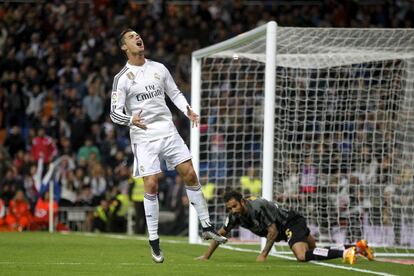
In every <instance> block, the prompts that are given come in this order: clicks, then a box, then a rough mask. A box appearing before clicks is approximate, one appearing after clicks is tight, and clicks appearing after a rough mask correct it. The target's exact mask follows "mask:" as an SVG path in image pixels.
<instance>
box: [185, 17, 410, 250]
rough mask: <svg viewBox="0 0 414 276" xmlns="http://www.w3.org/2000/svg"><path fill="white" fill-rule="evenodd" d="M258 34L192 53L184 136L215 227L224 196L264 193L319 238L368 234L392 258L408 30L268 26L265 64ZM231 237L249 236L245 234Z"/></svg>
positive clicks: (405, 219) (399, 217)
mask: <svg viewBox="0 0 414 276" xmlns="http://www.w3.org/2000/svg"><path fill="white" fill-rule="evenodd" d="M267 28H268V26H267V25H264V26H261V27H259V28H257V29H255V30H253V31H250V32H248V33H246V34H243V35H239V36H237V37H235V38H232V39H230V40H228V41H225V42H222V43H220V44H218V45H214V46H211V47H208V48H206V49H202V50H199V51H196V52H195V53H193V79H192V81H193V84H192V85H193V87H192V93H193V94H192V97H193V102H192V104H193V106H195V107H196V108H197V111H198V112H199V114H200V115H201V127H200V128H199V129H197V130H193V132H192V151H193V154H194V155H195V159H194V161H195V163H196V164H195V166H196V167H198V168H199V175H200V179H201V183H202V185H203V187H210V188H211V187H214V192H213V196H212V197H211V198H210V199H209V209H210V214H211V216H212V218H213V220H214V223H215V224H216V225H217V226H220V225H222V224H223V222H224V218H225V216H226V210H225V206H224V202H223V199H222V195H223V193H224V192H225V191H227V190H229V189H236V190H239V191H241V192H242V193H243V194H244V195H246V196H247V195H256V196H261V195H264V194H265V193H263V191H264V190H265V187H267V188H266V189H267V191H269V189H268V188H269V187H268V186H270V188H271V190H270V191H271V196H270V198H271V199H272V200H274V201H277V202H278V203H279V204H281V205H283V206H284V207H287V208H292V209H294V210H297V211H298V212H299V213H301V214H302V215H303V216H305V217H306V219H307V222H308V225H309V227H310V229H311V232H312V234H313V235H314V236H315V237H316V238H317V241H318V242H319V243H325V244H343V243H352V242H355V241H356V240H358V239H361V238H366V239H368V240H369V242H370V243H371V244H373V245H375V246H378V247H380V248H382V249H383V250H385V251H388V252H390V253H397V252H401V249H402V251H403V252H402V253H408V252H409V251H410V249H413V248H414V236H413V235H412V233H413V232H414V222H413V220H414V177H413V175H414V155H413V154H414V30H412V29H334V28H291V27H277V32H276V56H275V57H269V55H268V54H267V55H266V47H269V46H268V45H269V40H267V39H268V37H267V36H266V34H267V33H266V30H267ZM269 58H271V59H269ZM272 60H274V61H275V62H276V63H275V66H274V68H273V69H272V70H273V72H275V74H273V76H272V74H270V75H271V78H272V79H271V81H272V83H273V89H272V93H273V95H272V97H269V94H266V93H265V86H266V85H267V82H268V81H269V79H268V78H269V76H267V74H269V71H268V68H266V64H268V63H269V61H272ZM266 76H267V77H266ZM269 100H270V101H271V103H270V104H271V105H270V106H271V108H272V110H273V114H270V118H271V122H270V123H271V126H272V131H273V132H270V133H272V137H270V138H271V142H272V144H271V147H270V149H271V150H270V151H269V147H266V146H265V145H264V144H266V143H265V141H266V139H267V138H268V137H267V136H266V135H265V134H264V133H269V132H266V127H265V126H266V120H268V118H267V117H268V116H269V113H265V109H266V108H265V107H266V105H267V104H269ZM268 106H269V105H268ZM273 117H274V119H273ZM266 137H267V138H266ZM272 153H273V154H272ZM266 156H272V159H271V160H270V162H271V164H270V168H271V181H270V183H269V181H266V180H265V174H266V175H269V174H268V173H267V172H264V171H263V168H265V167H266V165H269V164H267V163H266V162H269V161H266ZM206 189H207V188H206ZM267 197H268V198H269V196H267ZM195 231H196V230H195ZM191 232H194V228H193V229H192V230H191V229H190V234H191ZM232 235H233V237H234V238H235V239H236V240H240V241H251V240H256V241H257V238H256V237H254V236H252V235H249V234H247V231H244V230H243V229H238V230H236V231H233V232H232ZM190 240H191V239H190ZM410 252H412V251H410Z"/></svg>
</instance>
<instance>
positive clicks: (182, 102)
mask: <svg viewBox="0 0 414 276" xmlns="http://www.w3.org/2000/svg"><path fill="white" fill-rule="evenodd" d="M163 67H164V71H165V79H164V85H165V93H167V95H168V97H170V99H171V101H172V102H173V103H174V104H175V106H176V107H178V109H180V110H181V111H182V112H183V113H184V114H186V115H187V106H189V104H188V102H187V99H186V98H185V97H184V95H183V93H182V92H181V91H180V90H179V89H178V87H177V84H176V83H175V81H174V79H173V77H172V76H171V74H170V71H168V69H167V68H166V67H165V66H163Z"/></svg>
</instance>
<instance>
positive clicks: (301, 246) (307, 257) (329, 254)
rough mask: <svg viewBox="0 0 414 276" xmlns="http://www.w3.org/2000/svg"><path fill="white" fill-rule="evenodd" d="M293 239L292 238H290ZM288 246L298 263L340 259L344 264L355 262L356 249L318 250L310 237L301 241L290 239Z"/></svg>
mask: <svg viewBox="0 0 414 276" xmlns="http://www.w3.org/2000/svg"><path fill="white" fill-rule="evenodd" d="M293 235H294V233H293ZM292 238H293V237H292ZM289 245H290V246H291V249H292V251H293V253H294V254H295V256H296V259H297V260H298V261H300V262H308V261H321V260H330V259H337V258H342V259H343V261H344V262H345V263H349V264H354V263H355V262H356V249H355V247H350V248H348V249H346V250H338V249H327V248H318V247H316V244H315V239H314V237H313V236H312V235H310V234H309V235H308V236H307V237H306V238H305V239H303V241H295V239H293V240H292V239H291V240H290V241H289Z"/></svg>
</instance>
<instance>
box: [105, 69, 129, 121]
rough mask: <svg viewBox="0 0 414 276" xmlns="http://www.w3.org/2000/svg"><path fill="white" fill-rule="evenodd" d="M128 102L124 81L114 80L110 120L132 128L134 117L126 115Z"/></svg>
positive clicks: (116, 78)
mask: <svg viewBox="0 0 414 276" xmlns="http://www.w3.org/2000/svg"><path fill="white" fill-rule="evenodd" d="M125 100H126V92H125V87H124V83H123V82H122V79H121V80H120V79H119V78H118V77H115V78H114V83H113V86H112V94H111V111H110V114H109V116H110V118H111V120H112V122H114V123H115V124H119V125H124V126H130V125H131V124H132V116H129V115H126V114H125V113H124V108H125Z"/></svg>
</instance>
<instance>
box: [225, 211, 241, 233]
mask: <svg viewBox="0 0 414 276" xmlns="http://www.w3.org/2000/svg"><path fill="white" fill-rule="evenodd" d="M238 225H240V220H239V219H237V218H236V217H235V216H232V215H231V214H229V215H228V216H227V218H226V220H225V221H224V225H223V229H224V230H225V231H226V233H229V232H230V231H231V230H232V229H233V228H235V227H237V226H238Z"/></svg>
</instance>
